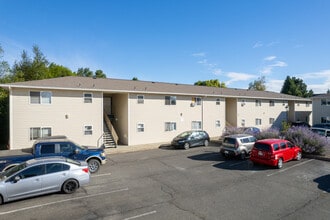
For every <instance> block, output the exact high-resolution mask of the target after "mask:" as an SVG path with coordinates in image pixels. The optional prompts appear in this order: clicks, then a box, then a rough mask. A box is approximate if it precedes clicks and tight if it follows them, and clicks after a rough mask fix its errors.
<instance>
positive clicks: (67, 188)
mask: <svg viewBox="0 0 330 220" xmlns="http://www.w3.org/2000/svg"><path fill="white" fill-rule="evenodd" d="M78 188H79V184H78V182H77V180H74V179H69V180H67V181H65V182H64V183H63V185H62V192H64V193H66V194H71V193H74V192H75V191H76V190H77V189H78Z"/></svg>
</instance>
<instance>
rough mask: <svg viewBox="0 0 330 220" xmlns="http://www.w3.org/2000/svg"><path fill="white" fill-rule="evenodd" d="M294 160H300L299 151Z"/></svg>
mask: <svg viewBox="0 0 330 220" xmlns="http://www.w3.org/2000/svg"><path fill="white" fill-rule="evenodd" d="M296 160H301V152H298V153H297V156H296Z"/></svg>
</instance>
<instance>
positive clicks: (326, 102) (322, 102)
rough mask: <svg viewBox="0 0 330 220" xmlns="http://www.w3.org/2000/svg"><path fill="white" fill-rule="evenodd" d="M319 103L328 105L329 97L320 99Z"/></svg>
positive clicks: (329, 102)
mask: <svg viewBox="0 0 330 220" xmlns="http://www.w3.org/2000/svg"><path fill="white" fill-rule="evenodd" d="M321 105H328V106H330V99H321Z"/></svg>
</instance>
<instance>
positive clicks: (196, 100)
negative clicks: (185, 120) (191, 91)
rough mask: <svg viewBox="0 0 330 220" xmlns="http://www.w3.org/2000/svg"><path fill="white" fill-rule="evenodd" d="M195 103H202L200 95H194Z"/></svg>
mask: <svg viewBox="0 0 330 220" xmlns="http://www.w3.org/2000/svg"><path fill="white" fill-rule="evenodd" d="M194 103H195V105H202V98H201V97H194Z"/></svg>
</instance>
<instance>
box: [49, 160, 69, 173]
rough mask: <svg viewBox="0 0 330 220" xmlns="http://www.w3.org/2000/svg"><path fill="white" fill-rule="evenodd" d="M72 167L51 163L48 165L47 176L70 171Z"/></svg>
mask: <svg viewBox="0 0 330 220" xmlns="http://www.w3.org/2000/svg"><path fill="white" fill-rule="evenodd" d="M69 169H70V166H69V165H66V164H63V163H49V164H46V174H50V173H56V172H61V171H65V170H69Z"/></svg>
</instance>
